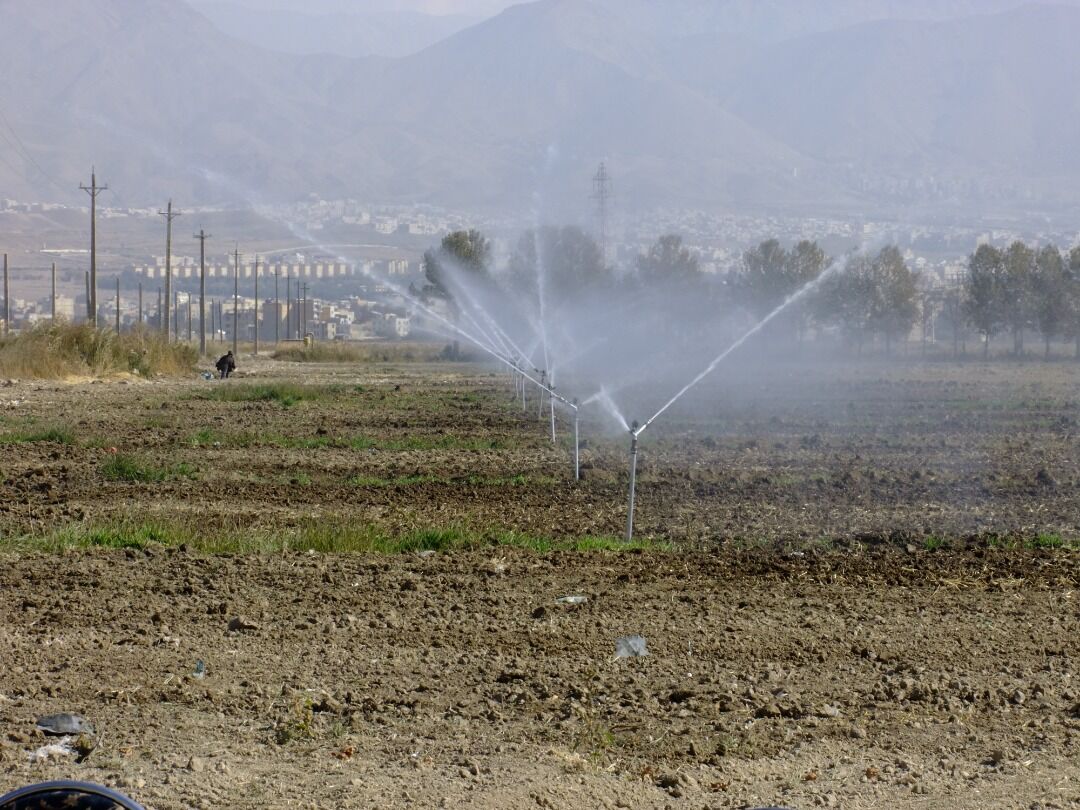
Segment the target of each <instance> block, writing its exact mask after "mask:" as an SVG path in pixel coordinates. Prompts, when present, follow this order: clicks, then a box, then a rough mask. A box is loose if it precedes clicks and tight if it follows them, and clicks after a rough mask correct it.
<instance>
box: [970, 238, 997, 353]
mask: <svg viewBox="0 0 1080 810" xmlns="http://www.w3.org/2000/svg"><path fill="white" fill-rule="evenodd" d="M1004 277H1005V266H1004V257H1003V256H1002V253H1001V251H1000V250H998V249H997V248H995V247H993V246H992V245H979V247H978V248H977V249H976V250H975V252H974V253H972V254H971V256H969V257H968V275H967V279H966V283H965V285H964V291H963V292H964V300H963V309H964V315H965V317H966V318H967V320H968V323H970V324H971V325H972V327H973V328H974V329H975V331H977V332H978V333H979V334H980V335H982V337H983V357H984V358H986V357H989V356H990V338H992V337H993V336H994V333H996V332H997V331H998V329H1000V328H1001V326H1002V324H1003V323H1004V322H1005V313H1004V304H1003V299H1004V290H1005V284H1004Z"/></svg>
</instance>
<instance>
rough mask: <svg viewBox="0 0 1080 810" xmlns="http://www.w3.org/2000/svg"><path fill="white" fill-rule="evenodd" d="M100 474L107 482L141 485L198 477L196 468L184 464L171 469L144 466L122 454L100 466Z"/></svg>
mask: <svg viewBox="0 0 1080 810" xmlns="http://www.w3.org/2000/svg"><path fill="white" fill-rule="evenodd" d="M101 474H102V475H103V476H104V477H105V478H106V479H107V480H109V481H131V482H136V483H143V484H153V483H160V482H162V481H168V480H171V479H179V478H187V479H194V478H197V477H198V471H197V470H196V468H195V467H193V466H192V465H191V464H188V463H186V462H181V463H179V464H175V465H173V466H172V467H158V466H155V465H153V464H144V463H142V462H140V461H139V460H138V459H136V458H135V457H133V456H129V455H124V454H119V455H115V456H112V457H111V458H110V459H108V460H107V461H106V462H105V463H104V464H102V465H101Z"/></svg>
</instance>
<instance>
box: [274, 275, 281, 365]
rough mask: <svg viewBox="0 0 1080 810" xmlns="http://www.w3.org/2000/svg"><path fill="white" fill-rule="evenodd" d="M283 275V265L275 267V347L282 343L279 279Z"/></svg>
mask: <svg viewBox="0 0 1080 810" xmlns="http://www.w3.org/2000/svg"><path fill="white" fill-rule="evenodd" d="M280 275H281V265H276V266H275V267H274V345H275V346H276V345H277V344H278V343H280V342H281V295H280V293H279V292H278V277H279V276H280Z"/></svg>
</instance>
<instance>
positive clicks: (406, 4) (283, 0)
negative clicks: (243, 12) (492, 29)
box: [238, 0, 522, 17]
mask: <svg viewBox="0 0 1080 810" xmlns="http://www.w3.org/2000/svg"><path fill="white" fill-rule="evenodd" d="M238 1H239V2H241V3H242V4H243V5H245V6H249V7H251V8H259V7H264V8H285V9H290V10H293V11H308V12H311V11H316V12H318V11H327V12H338V11H357V12H365V11H395V10H399V11H423V12H427V13H428V14H466V15H468V16H472V17H488V16H491V15H494V14H497V13H499V12H500V11H502V10H503V9H504V8H506V7H507V6H512V5H515V4H516V3H518V2H522V0H238Z"/></svg>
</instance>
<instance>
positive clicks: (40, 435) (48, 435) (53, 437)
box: [0, 426, 75, 444]
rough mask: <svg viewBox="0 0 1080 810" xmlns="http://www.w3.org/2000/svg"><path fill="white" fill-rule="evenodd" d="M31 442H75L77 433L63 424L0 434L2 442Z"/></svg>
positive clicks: (0, 441)
mask: <svg viewBox="0 0 1080 810" xmlns="http://www.w3.org/2000/svg"><path fill="white" fill-rule="evenodd" d="M31 442H34V443H36V442H54V443H56V444H75V434H74V433H73V432H72V431H71V429H70V428H67V427H62V426H54V427H46V428H39V429H37V430H30V431H25V432H21V433H8V434H6V435H3V436H0V444H23V443H31Z"/></svg>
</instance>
